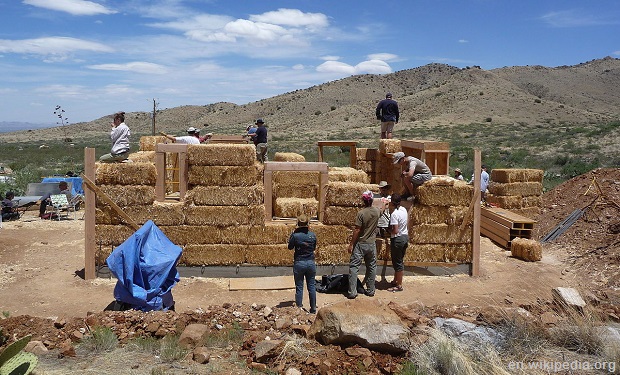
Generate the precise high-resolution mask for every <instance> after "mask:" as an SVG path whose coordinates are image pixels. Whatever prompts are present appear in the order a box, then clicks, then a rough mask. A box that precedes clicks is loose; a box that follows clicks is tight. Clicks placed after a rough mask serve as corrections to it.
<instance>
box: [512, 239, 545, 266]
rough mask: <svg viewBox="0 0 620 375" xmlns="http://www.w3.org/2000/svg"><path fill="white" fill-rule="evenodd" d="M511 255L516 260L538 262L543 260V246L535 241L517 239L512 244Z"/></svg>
mask: <svg viewBox="0 0 620 375" xmlns="http://www.w3.org/2000/svg"><path fill="white" fill-rule="evenodd" d="M510 253H511V254H512V256H513V257H515V258H519V259H523V260H526V261H528V262H538V261H540V260H541V259H542V245H541V244H540V242H538V241H535V240H531V239H528V238H519V237H517V238H515V239H513V240H512V241H511V242H510Z"/></svg>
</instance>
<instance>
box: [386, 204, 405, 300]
mask: <svg viewBox="0 0 620 375" xmlns="http://www.w3.org/2000/svg"><path fill="white" fill-rule="evenodd" d="M400 201H401V196H400V194H398V193H394V194H392V199H391V201H390V205H391V206H392V207H393V209H394V210H393V211H392V214H391V215H390V229H391V233H390V237H391V240H390V255H391V257H392V267H394V280H393V281H392V287H391V288H389V289H388V291H389V292H402V291H403V275H404V273H405V263H404V258H405V252H406V251H407V246H409V231H408V229H407V221H408V220H409V215H408V214H407V210H406V209H405V208H404V207H402V206H401V205H400Z"/></svg>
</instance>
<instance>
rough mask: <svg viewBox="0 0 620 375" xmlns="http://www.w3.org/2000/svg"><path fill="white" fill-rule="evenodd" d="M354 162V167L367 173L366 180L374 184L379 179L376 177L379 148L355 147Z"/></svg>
mask: <svg viewBox="0 0 620 375" xmlns="http://www.w3.org/2000/svg"><path fill="white" fill-rule="evenodd" d="M355 156H356V162H355V163H356V164H355V169H358V170H360V171H363V172H365V173H366V174H367V175H368V182H370V183H373V184H376V183H378V182H379V181H380V178H378V177H377V175H378V172H379V166H378V164H377V160H378V159H379V150H378V149H376V148H356V149H355Z"/></svg>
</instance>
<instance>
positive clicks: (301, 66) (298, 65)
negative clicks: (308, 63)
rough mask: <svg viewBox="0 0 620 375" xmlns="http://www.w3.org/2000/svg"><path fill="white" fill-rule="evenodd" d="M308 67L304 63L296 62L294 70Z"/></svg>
mask: <svg viewBox="0 0 620 375" xmlns="http://www.w3.org/2000/svg"><path fill="white" fill-rule="evenodd" d="M305 68H306V67H305V66H303V64H295V65H293V70H304V69H305Z"/></svg>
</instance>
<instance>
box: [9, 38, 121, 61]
mask: <svg viewBox="0 0 620 375" xmlns="http://www.w3.org/2000/svg"><path fill="white" fill-rule="evenodd" d="M77 51H91V52H114V50H113V49H112V48H110V47H108V46H106V45H105V44H101V43H97V42H90V41H87V40H83V39H75V38H67V37H48V38H37V39H22V40H7V39H0V52H6V53H23V54H35V55H44V56H46V55H50V56H56V59H64V58H65V57H66V55H67V54H69V53H71V52H77Z"/></svg>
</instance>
